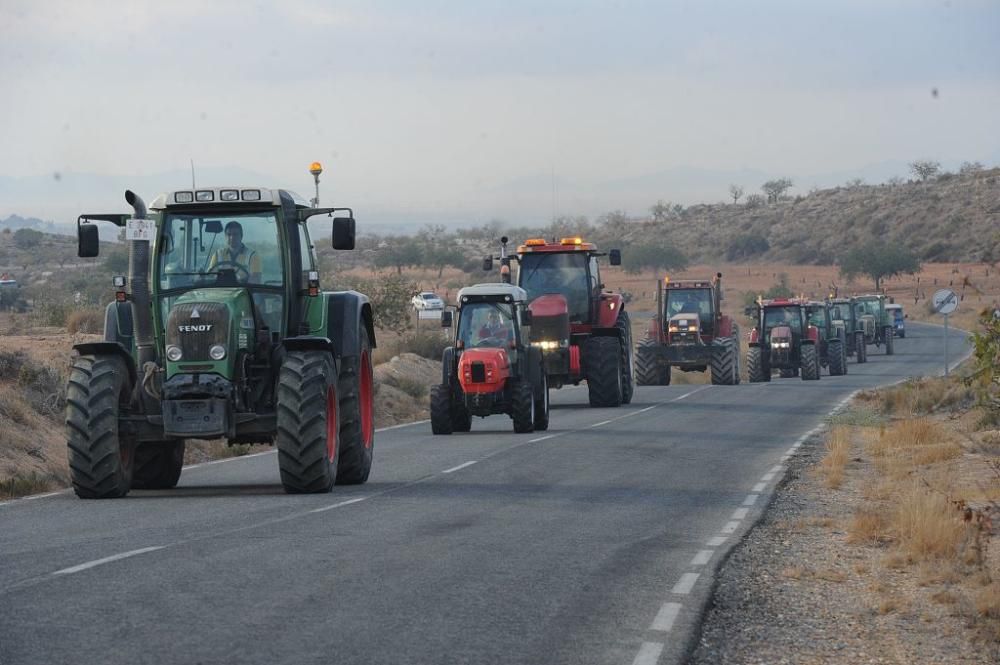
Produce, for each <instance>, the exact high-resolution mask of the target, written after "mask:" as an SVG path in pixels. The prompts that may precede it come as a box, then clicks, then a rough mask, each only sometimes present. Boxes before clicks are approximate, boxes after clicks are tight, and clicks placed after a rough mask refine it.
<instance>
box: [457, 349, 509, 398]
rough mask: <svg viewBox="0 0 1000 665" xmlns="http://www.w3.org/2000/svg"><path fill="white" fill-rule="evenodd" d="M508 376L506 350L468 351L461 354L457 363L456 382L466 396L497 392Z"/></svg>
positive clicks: (502, 387) (501, 388)
mask: <svg viewBox="0 0 1000 665" xmlns="http://www.w3.org/2000/svg"><path fill="white" fill-rule="evenodd" d="M509 376H510V358H509V357H508V355H507V350H506V349H496V348H483V349H469V350H467V351H463V352H462V357H461V358H460V359H459V361H458V381H459V384H460V385H461V386H462V390H463V392H465V393H466V394H468V393H493V392H499V391H501V390H503V389H504V385H505V384H506V381H507V377H509Z"/></svg>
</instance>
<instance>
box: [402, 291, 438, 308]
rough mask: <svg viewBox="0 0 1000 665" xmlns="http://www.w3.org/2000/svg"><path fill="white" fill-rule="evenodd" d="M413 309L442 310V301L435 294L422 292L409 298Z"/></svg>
mask: <svg viewBox="0 0 1000 665" xmlns="http://www.w3.org/2000/svg"><path fill="white" fill-rule="evenodd" d="M410 302H411V303H413V308H414V309H444V301H443V300H441V298H439V297H438V296H437V294H436V293H432V292H430V291H424V292H423V293H418V294H417V295H415V296H413V297H412V298H410Z"/></svg>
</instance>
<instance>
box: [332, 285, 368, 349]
mask: <svg viewBox="0 0 1000 665" xmlns="http://www.w3.org/2000/svg"><path fill="white" fill-rule="evenodd" d="M324 295H325V296H327V299H328V300H327V318H326V328H327V330H326V334H327V336H328V337H329V339H330V343H331V344H332V345H333V353H334V354H335V355H336V356H337V357H338V358H339V357H344V356H357V355H358V353H359V352H360V349H361V339H360V335H358V332H359V331H360V330H361V327H362V326H364V327H365V329H366V330H367V331H368V341H369V342H370V343H371V347H372V348H373V349H374V348H375V326H374V322H373V318H372V305H371V303H370V302H369V301H368V296H366V295H364V294H362V293H358V292H357V291H336V292H333V293H326V294H324Z"/></svg>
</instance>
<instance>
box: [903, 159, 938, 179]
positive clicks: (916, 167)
mask: <svg viewBox="0 0 1000 665" xmlns="http://www.w3.org/2000/svg"><path fill="white" fill-rule="evenodd" d="M940 171H941V162H935V161H933V160H930V159H918V160H916V161H914V162H910V173H912V174H913V175H915V176H917V177H918V178H920V179H921V180H922V181H924V182H926V181H927V180H930V179H931V178H933V177H934V176H936V175H937V174H938V173H939V172H940Z"/></svg>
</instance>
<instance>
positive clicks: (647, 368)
mask: <svg viewBox="0 0 1000 665" xmlns="http://www.w3.org/2000/svg"><path fill="white" fill-rule="evenodd" d="M657 346H658V344H657V342H656V340H654V339H648V338H647V339H643V340H639V346H638V348H636V350H635V379H636V382H637V383H638V384H639V385H640V386H669V385H670V365H661V364H659V363H658V362H657V361H656V347H657Z"/></svg>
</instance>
